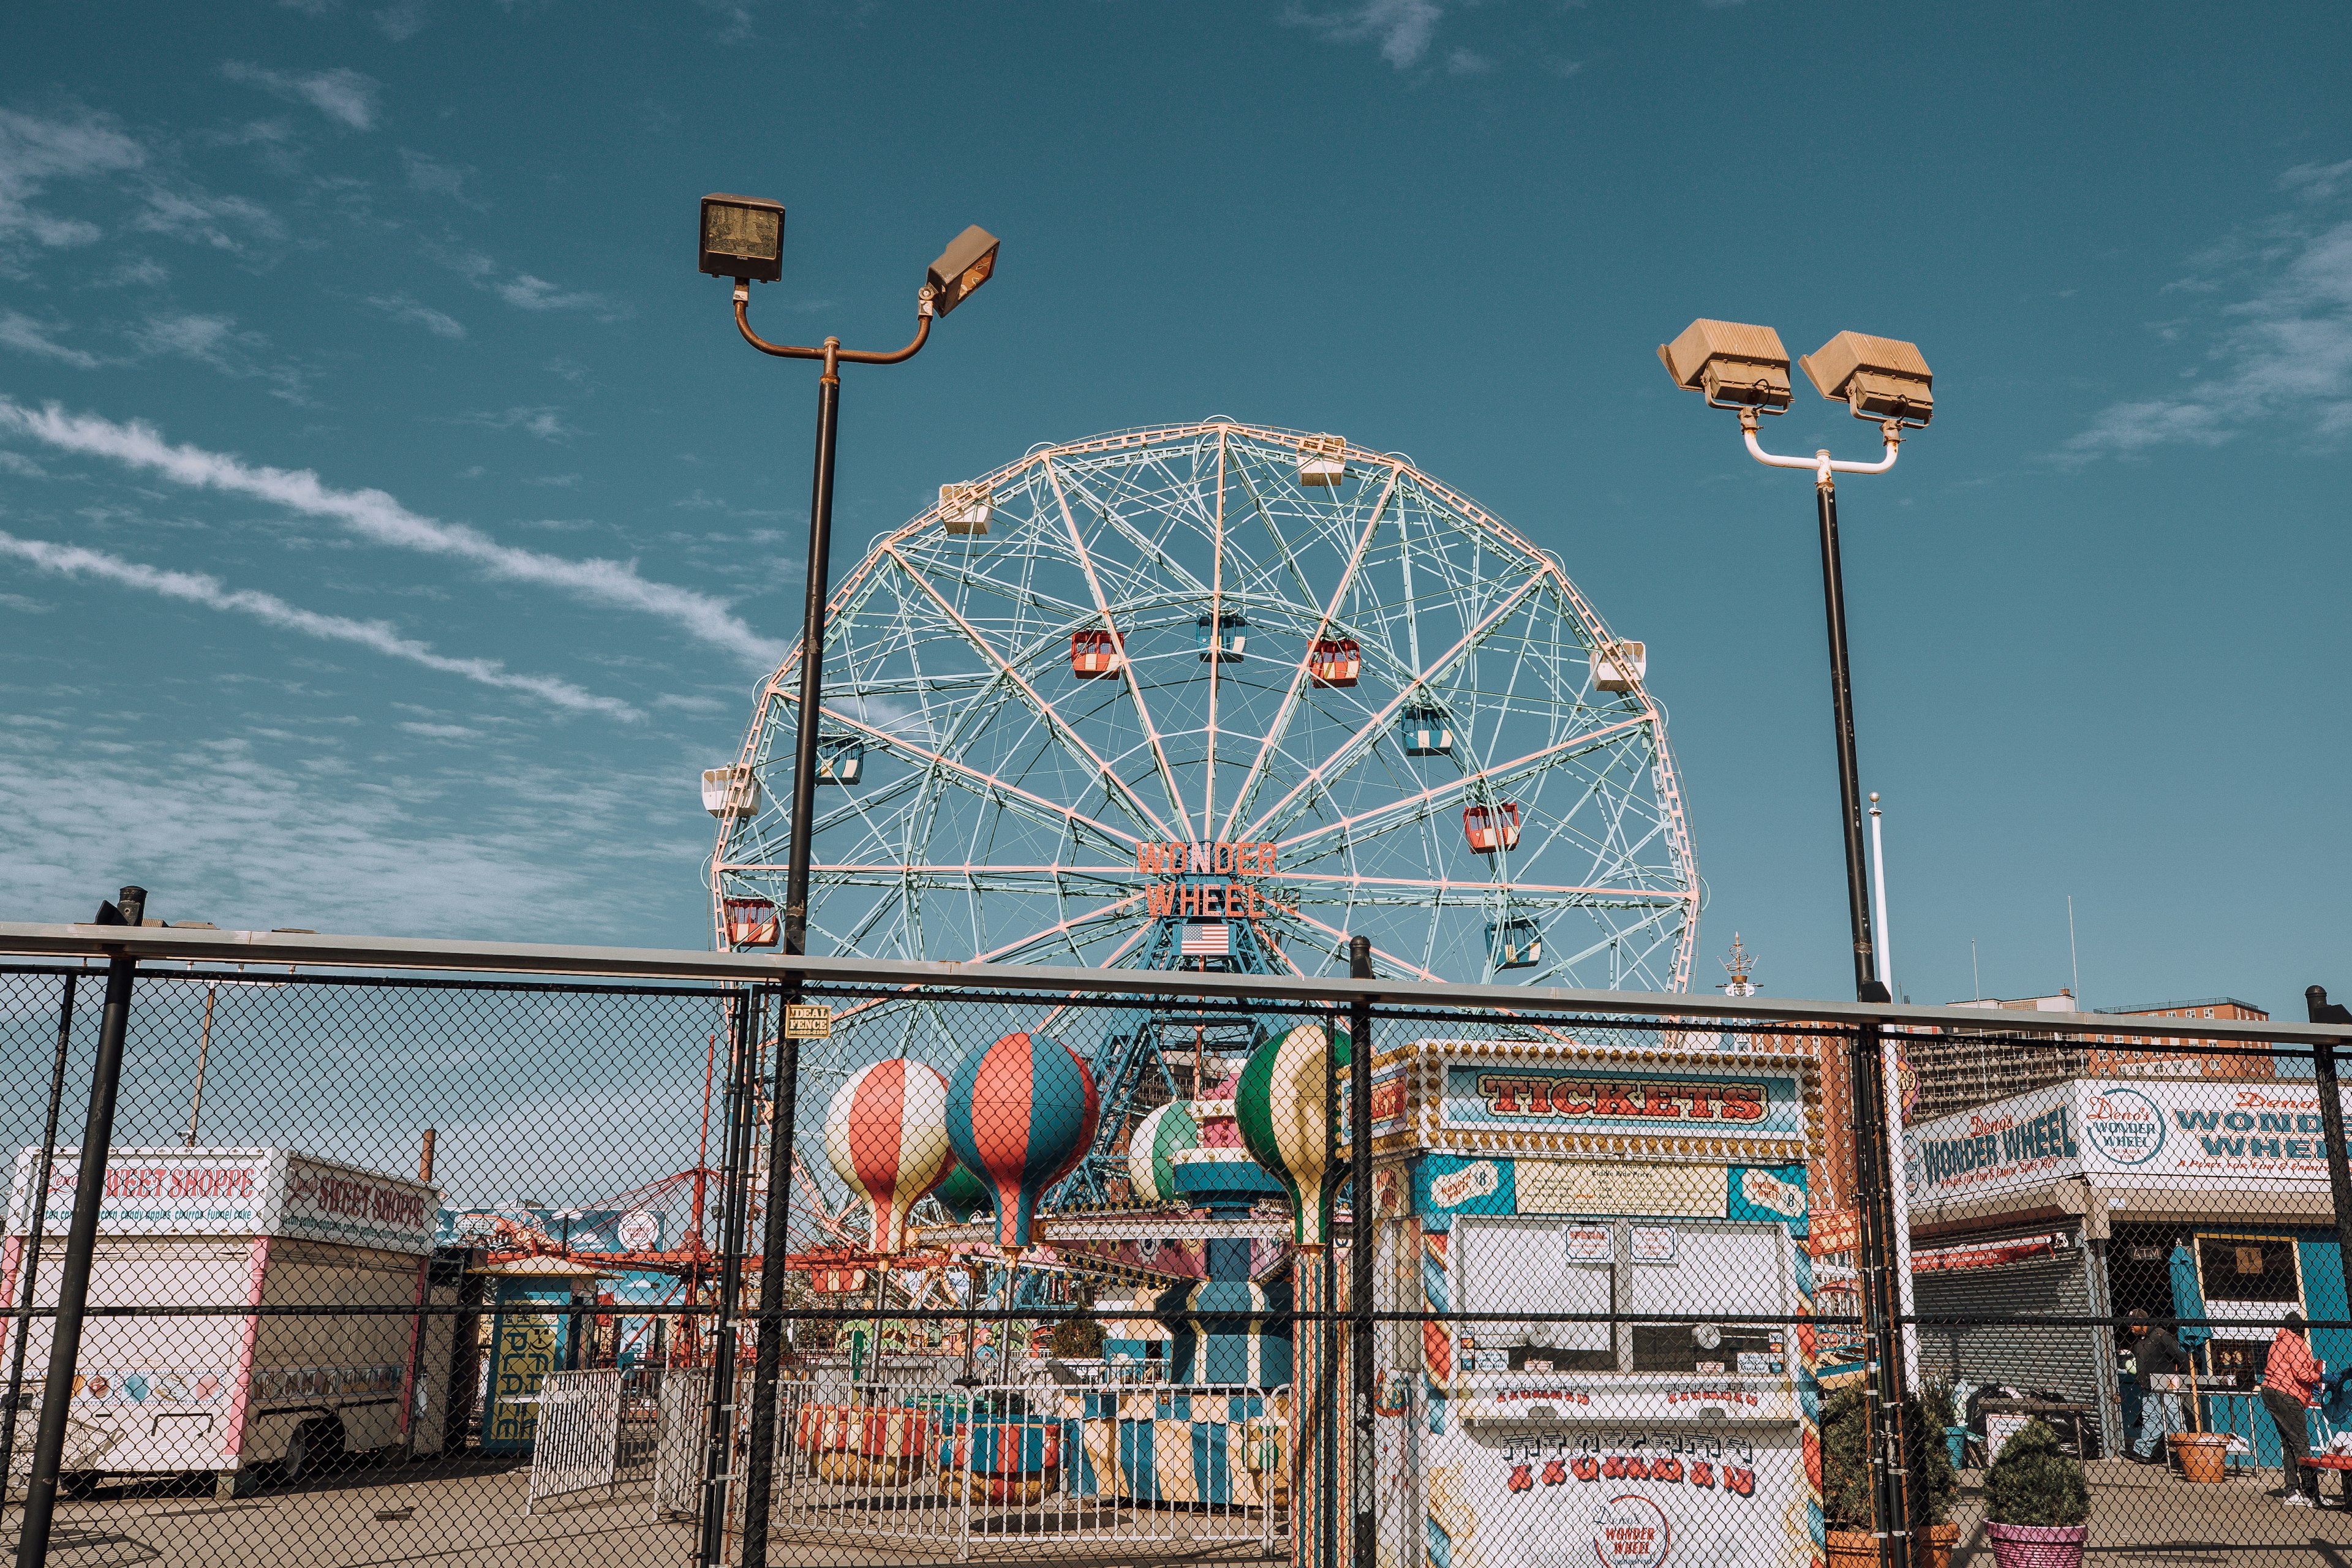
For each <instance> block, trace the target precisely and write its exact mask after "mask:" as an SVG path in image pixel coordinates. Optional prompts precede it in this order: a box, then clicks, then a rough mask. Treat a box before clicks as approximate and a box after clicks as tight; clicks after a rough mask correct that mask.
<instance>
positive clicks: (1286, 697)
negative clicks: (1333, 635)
mask: <svg viewBox="0 0 2352 1568" xmlns="http://www.w3.org/2000/svg"><path fill="white" fill-rule="evenodd" d="M1244 482H1246V480H1244ZM1395 489H1396V471H1395V470H1394V469H1391V470H1390V471H1389V482H1388V484H1387V485H1386V486H1385V487H1384V488H1383V489H1381V499H1380V500H1377V501H1375V502H1374V503H1373V504H1372V510H1371V515H1370V516H1369V517H1367V518H1366V519H1365V520H1364V527H1363V531H1362V532H1360V533H1359V534H1358V535H1357V536H1356V547H1355V549H1353V550H1352V551H1350V552H1349V554H1348V564H1347V566H1346V568H1345V569H1343V570H1342V571H1341V572H1340V574H1339V585H1338V586H1337V587H1335V588H1333V589H1332V591H1331V597H1330V598H1329V600H1328V601H1327V602H1326V603H1325V604H1324V606H1323V614H1322V616H1321V617H1320V618H1319V619H1318V620H1317V621H1316V623H1315V635H1314V636H1313V637H1310V638H1308V639H1307V648H1308V651H1309V654H1310V656H1311V654H1312V652H1313V649H1314V647H1315V645H1316V644H1317V643H1319V642H1321V641H1322V640H1323V639H1324V638H1325V637H1328V636H1329V635H1330V629H1331V617H1332V616H1336V615H1338V614H1339V606H1340V605H1342V604H1345V603H1346V602H1347V598H1348V594H1349V590H1350V589H1352V588H1353V587H1354V586H1355V585H1356V581H1357V578H1358V576H1359V575H1360V574H1361V573H1362V571H1363V566H1364V554H1365V552H1367V551H1368V550H1370V548H1371V543H1372V535H1373V533H1374V531H1376V530H1378V529H1379V527H1380V525H1381V511H1382V510H1383V509H1385V508H1386V507H1387V505H1388V500H1389V497H1390V496H1391V494H1393V493H1394V492H1395ZM1251 497H1252V499H1253V500H1255V499H1256V492H1255V490H1254V489H1253V490H1252V492H1251ZM1258 515H1259V516H1260V517H1265V508H1264V506H1263V505H1261V506H1260V507H1259V511H1258ZM1266 526H1267V528H1268V530H1269V531H1272V532H1273V533H1274V534H1275V535H1276V538H1279V537H1280V536H1281V530H1279V529H1276V528H1275V527H1274V522H1273V520H1272V519H1271V518H1267V519H1266ZM1284 553H1285V554H1286V555H1287V554H1288V551H1287V548H1286V549H1285V552H1284ZM1292 570H1293V571H1294V573H1295V572H1296V571H1297V567H1296V565H1295V564H1294V566H1293V568H1292ZM1305 586H1306V584H1304V583H1301V584H1300V587H1301V589H1302V590H1304V588H1305ZM1308 674H1309V670H1308V660H1307V659H1301V660H1299V661H1298V664H1297V668H1294V669H1293V670H1292V671H1291V672H1290V684H1289V687H1288V689H1286V690H1285V691H1284V692H1283V696H1282V706H1281V707H1280V708H1279V709H1277V710H1276V712H1275V716H1274V722H1273V723H1272V724H1270V725H1268V726H1267V727H1266V732H1265V741H1264V742H1261V743H1260V744H1259V746H1258V749H1257V755H1256V756H1255V757H1254V758H1252V759H1251V760H1250V766H1249V772H1248V773H1244V774H1243V775H1242V782H1241V785H1240V787H1239V788H1237V789H1235V790H1234V805H1233V809H1232V810H1231V811H1229V812H1227V813H1226V814H1225V826H1224V829H1223V835H1222V837H1226V838H1231V837H1234V823H1236V822H1238V821H1239V820H1240V819H1241V815H1242V813H1243V812H1244V811H1246V810H1247V809H1248V808H1249V804H1250V802H1251V801H1252V800H1253V799H1255V797H1256V795H1257V791H1258V786H1259V784H1261V783H1263V782H1264V780H1265V764H1266V759H1267V758H1269V757H1271V756H1272V755H1274V753H1275V752H1276V750H1278V749H1279V748H1280V747H1281V745H1282V743H1283V742H1284V741H1286V740H1287V739H1288V738H1289V734H1290V721H1291V716H1292V715H1293V714H1294V713H1296V712H1297V710H1298V698H1299V693H1300V692H1301V691H1303V690H1304V689H1306V683H1307V678H1308Z"/></svg>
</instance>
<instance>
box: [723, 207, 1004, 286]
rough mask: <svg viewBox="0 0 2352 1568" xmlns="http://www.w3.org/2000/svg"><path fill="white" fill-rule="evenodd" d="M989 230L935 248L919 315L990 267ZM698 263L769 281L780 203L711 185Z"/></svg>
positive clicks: (728, 274) (977, 229)
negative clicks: (936, 253) (936, 256)
mask: <svg viewBox="0 0 2352 1568" xmlns="http://www.w3.org/2000/svg"><path fill="white" fill-rule="evenodd" d="M997 244H998V241H997V238H996V237H995V236H994V235H992V234H991V233H989V232H988V230H986V229H984V228H982V227H981V226H979V225H978V224H974V225H972V226H971V227H970V228H967V229H965V230H964V231H963V232H962V233H961V234H960V235H957V236H956V237H955V238H954V239H952V240H950V241H949V243H948V247H947V249H945V250H944V251H942V252H940V258H939V259H938V260H937V261H934V262H932V263H931V265H930V268H929V270H928V272H927V273H926V275H925V278H924V282H923V299H924V300H925V301H926V302H927V303H926V307H925V309H924V311H923V313H924V314H925V315H927V316H928V315H940V316H944V315H946V314H947V313H948V312H949V311H950V310H954V309H955V308H956V307H957V306H958V305H961V304H962V303H963V302H964V300H967V299H969V298H971V294H972V291H973V290H974V289H978V288H979V287H980V286H981V285H982V284H983V283H985V282H987V281H988V279H989V278H990V276H991V275H992V273H994V272H995V270H996V247H997ZM698 267H699V269H700V270H702V271H704V272H708V273H709V274H710V276H712V277H713V278H732V279H735V281H736V282H738V283H773V282H775V281H776V280H777V279H780V278H782V276H783V275H784V204H783V203H782V202H772V201H769V200H767V199H766V198H765V197H762V196H735V195H727V194H726V193H725V192H720V191H714V192H713V193H711V194H710V195H707V196H705V197H703V198H702V233H701V260H700V261H699V263H698Z"/></svg>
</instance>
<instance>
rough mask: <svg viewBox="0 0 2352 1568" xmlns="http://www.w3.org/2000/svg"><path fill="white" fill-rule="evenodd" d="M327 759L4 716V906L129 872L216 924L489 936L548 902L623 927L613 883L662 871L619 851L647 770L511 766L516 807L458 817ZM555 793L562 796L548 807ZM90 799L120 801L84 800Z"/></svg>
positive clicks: (65, 902)
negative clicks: (14, 725)
mask: <svg viewBox="0 0 2352 1568" xmlns="http://www.w3.org/2000/svg"><path fill="white" fill-rule="evenodd" d="M299 744H300V742H294V743H293V745H294V746H299ZM289 752H290V753H291V754H289ZM329 761H331V755H328V754H322V753H321V752H310V754H307V755H305V754H302V753H301V752H299V751H293V750H292V748H291V747H289V745H286V744H283V743H280V744H272V745H268V746H264V747H257V746H256V745H255V744H254V743H253V742H251V741H248V740H246V739H244V738H242V737H236V736H226V737H208V738H206V739H204V740H201V741H198V742H194V743H192V744H187V745H183V746H179V747H176V748H170V747H166V746H163V745H160V744H158V743H156V742H149V743H145V744H142V745H141V746H140V747H138V748H137V749H136V754H135V755H124V754H120V753H117V752H113V751H112V750H110V748H104V747H100V746H92V745H89V744H88V743H87V742H85V741H84V740H83V739H82V738H81V737H79V736H77V735H75V734H73V733H71V732H67V733H64V734H58V733H54V732H38V731H16V732H13V733H12V732H10V731H7V730H5V729H0V799H5V800H6V801H7V802H8V806H9V818H10V826H11V828H12V831H11V832H9V833H7V834H5V835H0V889H5V891H0V903H5V911H6V917H7V918H9V919H13V920H26V919H51V920H73V919H79V918H82V917H84V916H86V915H87V914H88V913H89V907H90V905H91V904H92V902H93V900H94V895H93V894H92V893H91V892H90V889H93V888H113V887H117V886H120V885H121V884H122V883H124V882H130V881H136V882H140V883H142V885H143V886H146V887H149V888H152V889H154V890H155V893H156V897H157V901H158V905H159V907H163V908H166V909H168V911H169V914H170V916H171V917H173V918H181V919H187V918H197V919H204V920H212V921H219V922H220V923H221V924H222V925H224V926H232V927H234V926H248V927H259V928H263V929H267V928H268V927H270V926H281V925H299V926H311V927H316V928H318V929H319V930H321V931H383V932H385V933H387V934H394V933H415V934H418V935H429V936H445V937H454V936H471V935H480V936H486V937H488V936H496V935H499V934H500V933H502V932H511V931H513V930H515V929H516V922H519V921H525V920H527V919H528V918H529V917H530V913H531V910H533V908H534V907H542V906H543V901H544V900H550V899H558V900H565V901H566V902H567V905H568V907H569V908H570V909H571V910H572V917H573V918H574V919H576V920H577V921H579V922H580V923H581V924H582V925H583V927H585V928H591V929H594V930H598V931H614V934H616V935H617V934H620V932H619V931H616V930H615V927H616V926H617V925H618V923H619V922H618V921H617V920H616V919H615V915H616V912H617V911H616V906H624V905H626V904H627V903H629V902H631V901H632V900H629V899H625V898H619V897H616V896H615V894H614V886H613V884H614V882H615V881H618V882H619V883H620V884H621V886H623V887H625V888H626V889H628V890H629V892H630V893H633V894H636V895H639V896H640V897H642V899H643V900H645V902H646V903H653V902H657V901H658V899H659V897H660V884H659V883H658V882H655V881H654V880H653V879H652V878H651V877H649V876H648V875H647V873H646V871H645V870H642V869H640V868H638V867H637V866H636V864H635V862H633V861H630V860H627V859H625V858H623V857H622V856H621V855H618V854H616V853H615V852H614V848H613V846H614V845H616V844H618V843H620V842H623V841H625V840H628V839H630V838H631V837H633V835H632V834H630V833H629V832H628V831H627V828H628V826H631V825H632V819H633V818H634V819H635V825H636V826H640V827H641V826H642V822H643V818H644V816H645V802H646V798H647V795H648V794H649V793H650V792H649V790H648V788H647V787H646V785H647V783H648V781H643V780H639V779H636V778H632V777H627V776H625V775H605V776H599V775H597V774H595V773H590V774H588V775H587V776H584V777H577V778H566V779H563V780H561V781H559V780H558V779H555V778H553V777H548V776H536V777H533V776H527V775H526V776H520V777H516V778H515V779H514V781H513V782H514V784H515V788H514V795H515V797H516V798H517V800H518V801H520V802H522V803H525V804H524V805H522V806H521V807H520V808H517V809H508V810H502V811H496V812H493V813H491V814H490V815H488V816H487V817H486V818H483V819H479V820H478V821H476V822H474V823H471V824H468V825H467V826H462V827H461V826H454V825H452V824H451V823H450V822H449V821H448V820H447V819H446V816H444V815H443V814H440V813H438V812H436V810H435V806H436V795H437V794H438V789H437V787H436V784H435V783H433V782H431V781H419V780H411V779H406V778H402V777H400V776H399V775H398V774H397V773H394V774H393V775H391V776H389V777H383V776H381V770H379V776H378V777H376V778H374V779H372V780H371V781H370V785H371V787H367V788H362V789H350V788H337V787H327V788H322V787H320V785H321V782H322V780H332V779H334V778H335V776H336V775H335V774H334V773H332V772H331V771H328V770H325V769H322V768H321V767H320V765H319V764H320V763H326V762H329ZM502 771H503V770H502ZM559 791H560V792H561V797H562V799H563V801H564V806H565V809H564V810H563V811H562V813H550V812H548V811H546V810H545V809H544V808H543V807H542V805H541V802H543V801H545V800H550V799H554V798H557V797H558V792H559ZM94 794H95V795H98V796H100V797H102V798H104V799H105V800H107V801H108V802H109V803H110V805H111V807H112V809H111V810H110V811H108V812H106V813H103V814H98V813H93V812H91V810H90V809H89V802H90V800H91V798H92V796H93V795H94ZM592 825H593V826H592ZM639 842H642V839H639ZM257 844H266V845H268V851H269V852H268V854H266V855H263V854H256V853H254V846H256V845H257ZM681 848H683V846H681ZM665 849H667V846H665ZM692 852H693V851H692V850H691V849H688V850H687V853H688V855H691V853H692ZM649 883H650V884H651V885H648V884H649ZM592 885H593V886H594V887H595V889H596V894H595V896H593V897H590V896H585V895H587V893H588V890H589V889H590V887H591V886H592Z"/></svg>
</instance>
